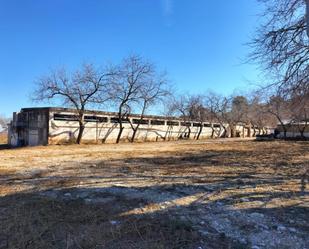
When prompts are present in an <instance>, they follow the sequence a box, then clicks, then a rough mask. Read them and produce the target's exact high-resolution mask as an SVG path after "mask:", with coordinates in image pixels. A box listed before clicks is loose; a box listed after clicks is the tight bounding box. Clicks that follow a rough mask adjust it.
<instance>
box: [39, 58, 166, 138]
mask: <svg viewBox="0 0 309 249" xmlns="http://www.w3.org/2000/svg"><path fill="white" fill-rule="evenodd" d="M169 94H170V91H169V84H168V80H167V77H166V74H165V73H161V72H159V71H158V70H157V69H156V67H155V65H154V64H153V63H151V62H149V61H147V60H145V59H144V58H142V57H140V56H136V55H132V56H129V57H128V58H125V59H124V60H123V61H122V62H121V63H120V64H118V65H109V66H106V67H104V68H103V69H99V68H97V67H95V66H94V65H92V64H84V65H83V66H82V68H81V69H80V70H77V71H75V72H73V73H69V72H67V71H66V70H64V69H60V70H56V71H53V72H51V73H50V74H48V75H46V76H43V77H41V78H40V79H38V80H37V82H36V89H35V91H34V93H33V99H34V100H35V101H46V100H51V99H55V98H56V99H58V100H60V101H61V102H62V104H63V105H65V106H69V107H73V108H74V109H75V110H76V113H77V119H78V123H79V132H78V136H77V140H76V142H77V143H78V144H80V143H81V140H82V136H83V132H84V129H85V120H84V116H85V111H86V108H89V107H94V106H95V107H96V108H104V109H107V108H108V109H112V110H116V111H117V114H118V123H119V133H118V136H117V141H116V142H117V143H119V141H120V139H121V135H122V132H123V129H124V123H125V122H129V123H130V126H131V128H132V130H133V137H132V142H133V141H134V138H135V135H136V132H137V130H138V128H139V126H140V123H142V120H143V119H144V116H145V114H146V112H147V111H148V109H149V108H150V107H151V106H153V105H155V104H157V103H158V102H160V101H163V100H164V99H165V98H166V97H167V96H168V95H169ZM133 110H134V112H135V113H136V114H140V122H139V124H133V123H131V121H130V119H129V118H128V117H129V116H130V114H131V113H132V111H133Z"/></svg>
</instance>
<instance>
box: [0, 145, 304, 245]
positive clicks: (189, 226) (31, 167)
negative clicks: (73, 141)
mask: <svg viewBox="0 0 309 249" xmlns="http://www.w3.org/2000/svg"><path fill="white" fill-rule="evenodd" d="M0 162H1V163H0V224H1V226H0V249H2V248H19V249H22V248H31V249H36V248H45V249H48V248H72V249H73V248H74V249H75V248H112V249H113V248H125V249H130V248H192V249H193V248H195V249H204V248H219V249H220V248H235V249H240V248H253V249H258V248H302V249H303V248H309V236H308V235H309V195H308V194H309V193H308V191H309V184H308V175H309V143H308V142H285V141H272V142H256V141H251V140H243V141H237V140H215V141H210V140H205V141H178V142H165V143H164V142H162V143H161V142H160V143H139V144H120V145H81V146H77V145H69V146H48V147H34V148H20V149H4V150H0Z"/></svg>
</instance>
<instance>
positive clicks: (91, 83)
mask: <svg viewBox="0 0 309 249" xmlns="http://www.w3.org/2000/svg"><path fill="white" fill-rule="evenodd" d="M107 75H108V73H103V72H100V71H99V70H97V69H96V68H95V67H94V66H93V65H92V64H84V65H83V66H82V67H81V69H79V70H77V71H75V72H73V73H71V74H69V73H68V72H67V71H66V70H64V69H59V70H56V71H53V72H51V73H50V74H49V75H46V76H43V77H41V78H40V79H39V80H38V81H37V82H36V89H35V91H34V93H33V100H35V101H46V100H51V99H58V100H60V101H61V102H62V103H63V104H64V105H65V106H68V107H73V108H74V109H75V111H76V118H77V120H78V123H79V132H78V136H77V139H76V143H77V144H80V143H81V141H82V136H83V132H84V129H85V121H84V113H85V108H86V106H87V105H89V104H90V103H94V102H98V93H99V92H101V93H100V102H101V103H102V93H104V94H106V93H107V91H106V90H105V88H106V87H107V81H106V77H107Z"/></svg>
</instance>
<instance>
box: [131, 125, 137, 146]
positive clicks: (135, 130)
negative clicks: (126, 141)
mask: <svg viewBox="0 0 309 249" xmlns="http://www.w3.org/2000/svg"><path fill="white" fill-rule="evenodd" d="M138 127H139V125H137V126H136V127H135V128H134V129H133V134H132V138H131V143H134V139H135V136H136V133H137V130H138Z"/></svg>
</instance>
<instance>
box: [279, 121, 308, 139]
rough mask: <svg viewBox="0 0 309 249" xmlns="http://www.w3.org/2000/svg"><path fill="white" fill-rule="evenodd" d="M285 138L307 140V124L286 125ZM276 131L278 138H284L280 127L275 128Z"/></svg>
mask: <svg viewBox="0 0 309 249" xmlns="http://www.w3.org/2000/svg"><path fill="white" fill-rule="evenodd" d="M285 128H286V137H287V138H300V137H303V138H309V122H299V123H291V124H286V125H285ZM277 131H278V132H279V134H278V135H277V137H278V138H284V137H285V136H284V129H283V127H282V125H280V124H279V125H278V126H277Z"/></svg>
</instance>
